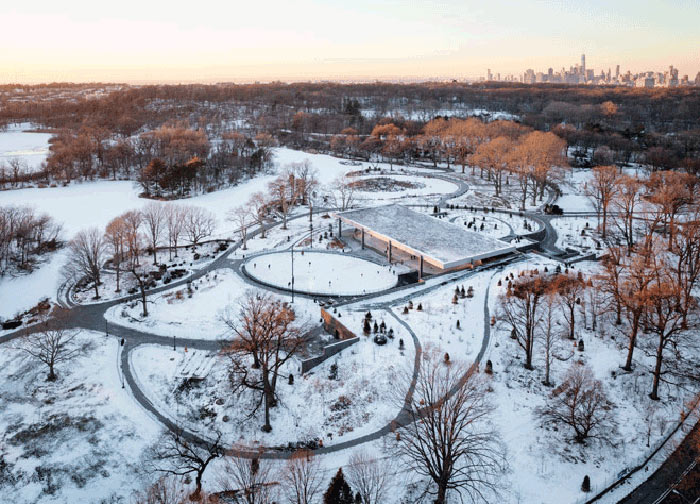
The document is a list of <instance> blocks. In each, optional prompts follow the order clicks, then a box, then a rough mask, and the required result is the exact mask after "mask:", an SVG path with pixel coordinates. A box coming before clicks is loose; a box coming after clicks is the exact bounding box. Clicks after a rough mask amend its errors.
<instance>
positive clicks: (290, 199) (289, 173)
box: [227, 159, 352, 250]
mask: <svg viewBox="0 0 700 504" xmlns="http://www.w3.org/2000/svg"><path fill="white" fill-rule="evenodd" d="M338 185H339V186H342V188H345V185H346V184H344V183H339V184H338ZM318 189H319V181H318V171H317V170H316V169H315V168H313V167H312V166H311V163H310V162H309V160H308V159H306V160H304V161H302V162H299V163H290V164H289V165H287V166H285V167H284V168H283V169H282V170H281V172H280V173H279V175H278V176H277V177H276V178H275V179H274V180H273V181H271V182H270V183H269V184H268V186H267V192H262V191H256V192H254V193H253V194H251V195H250V198H248V201H247V203H246V204H245V205H241V206H238V207H236V208H234V209H233V210H231V211H229V213H228V215H227V219H228V220H229V221H230V222H232V223H233V224H234V226H235V227H236V229H237V230H238V233H239V234H240V237H241V242H242V249H243V250H246V249H247V247H246V241H247V238H248V228H249V227H250V224H251V222H254V223H256V224H257V225H258V226H259V229H260V237H261V238H265V221H266V219H267V218H268V217H270V216H277V217H280V218H281V219H282V229H287V220H288V218H289V214H290V213H291V212H292V210H293V209H294V208H295V207H296V206H297V205H308V207H309V220H311V216H312V213H313V207H314V203H315V201H316V200H317V199H318ZM346 190H347V191H352V190H351V189H349V188H348V189H346Z"/></svg>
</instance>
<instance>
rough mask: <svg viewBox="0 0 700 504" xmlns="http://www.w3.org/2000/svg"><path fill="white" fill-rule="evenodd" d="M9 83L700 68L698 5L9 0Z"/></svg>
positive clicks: (1, 15) (3, 50)
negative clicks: (583, 63) (576, 67)
mask: <svg viewBox="0 0 700 504" xmlns="http://www.w3.org/2000/svg"><path fill="white" fill-rule="evenodd" d="M0 20H1V22H2V23H1V25H0V82H18V81H20V82H38V81H39V82H45V81H95V80H101V81H128V82H146V81H168V82H171V81H180V82H188V81H224V80H226V81H241V82H242V81H252V80H261V81H268V80H273V79H281V80H317V79H341V80H367V79H432V78H459V79H462V78H476V77H479V76H483V75H485V74H486V69H487V68H491V69H492V70H493V72H494V73H496V72H500V73H501V74H502V75H505V74H507V73H511V72H512V73H521V72H522V71H524V70H525V69H527V68H534V69H535V70H536V71H537V70H546V69H547V68H548V67H550V66H551V67H553V68H554V69H555V70H559V69H560V68H561V67H562V66H565V67H566V68H568V67H569V65H572V64H575V63H576V62H577V61H579V59H580V55H581V53H586V56H587V66H588V68H595V69H596V70H600V69H601V68H605V69H607V68H608V67H612V68H613V70H614V65H615V64H617V63H619V64H620V65H621V68H622V70H623V71H625V70H627V69H630V70H632V71H633V72H636V71H643V70H652V69H653V70H663V69H664V68H667V67H668V65H670V64H673V65H675V66H676V67H678V68H680V72H681V75H682V74H685V73H688V74H690V75H691V78H694V76H695V74H696V73H697V72H698V71H700V0H675V1H670V0H668V1H664V0H656V1H644V0H636V1H632V0H607V1H605V0H561V1H558V0H550V1H545V0H539V1H538V0H487V1H483V0H478V1H477V0H460V1H457V0H442V1H437V0H436V1H422V0H405V1H398V0H396V1H394V0H390V1H381V0H380V1H377V0H343V1H340V0H325V1H315V0H289V1H266V0H252V1H251V0H248V1H245V2H243V1H240V0H228V1H214V0H188V1H186V2H185V1H180V0H170V1H167V2H162V1H152V0H120V1H117V2H102V1H100V0H62V1H56V0H31V1H29V0H23V1H15V0H3V1H2V2H0Z"/></svg>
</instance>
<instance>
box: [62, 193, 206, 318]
mask: <svg viewBox="0 0 700 504" xmlns="http://www.w3.org/2000/svg"><path fill="white" fill-rule="evenodd" d="M215 229H216V217H214V214H212V213H211V212H210V211H208V210H206V209H204V208H202V207H197V206H189V205H177V204H165V203H158V202H151V203H148V204H147V205H145V206H144V207H143V208H142V209H140V210H130V211H128V212H125V213H123V214H122V215H120V216H118V217H115V218H114V219H112V220H111V221H110V222H109V223H108V224H107V226H106V228H105V231H104V232H102V231H101V230H99V229H97V228H91V229H88V230H84V231H81V232H79V233H77V234H76V236H75V237H74V238H73V239H72V240H71V241H70V242H69V243H68V248H69V258H68V261H67V264H66V266H65V274H66V276H67V278H69V279H71V280H72V281H74V282H77V281H85V282H87V283H91V284H93V287H94V289H95V297H96V298H99V295H100V294H99V286H100V285H101V273H102V269H103V267H104V265H105V263H106V262H107V260H108V259H110V260H111V264H112V266H113V268H114V271H115V274H116V291H117V292H119V291H120V290H121V286H120V279H121V273H122V272H125V271H126V272H130V273H131V274H132V279H133V280H134V281H136V282H137V284H138V285H139V288H140V289H141V293H142V300H143V311H144V316H146V315H148V310H147V308H146V302H145V279H144V271H143V269H144V268H141V267H140V266H141V264H140V258H141V256H142V255H143V254H144V252H146V253H148V254H150V255H152V256H153V265H154V266H156V265H157V264H158V250H159V249H162V248H167V251H168V257H169V259H170V260H172V258H173V256H175V257H177V254H178V248H179V247H181V246H182V243H185V244H186V245H188V246H192V247H197V246H198V245H200V244H201V243H202V241H203V240H206V239H207V238H209V237H211V235H212V234H213V233H214V230H215Z"/></svg>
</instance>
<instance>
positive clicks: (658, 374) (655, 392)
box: [649, 335, 664, 401]
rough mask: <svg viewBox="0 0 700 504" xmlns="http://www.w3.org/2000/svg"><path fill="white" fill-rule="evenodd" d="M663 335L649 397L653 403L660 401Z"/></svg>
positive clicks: (660, 337) (660, 340)
mask: <svg viewBox="0 0 700 504" xmlns="http://www.w3.org/2000/svg"><path fill="white" fill-rule="evenodd" d="M663 341H664V337H663V335H661V336H659V347H658V348H657V349H656V364H655V365H654V385H653V386H652V389H651V394H649V397H650V398H651V399H652V400H653V401H658V400H659V382H660V381H661V362H662V361H663V352H664V348H663Z"/></svg>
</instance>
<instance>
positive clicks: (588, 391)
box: [538, 363, 615, 443]
mask: <svg viewBox="0 0 700 504" xmlns="http://www.w3.org/2000/svg"><path fill="white" fill-rule="evenodd" d="M612 408H613V404H612V403H611V402H610V401H609V400H608V398H607V396H606V394H605V391H604V389H603V384H602V383H601V382H600V380H596V379H595V377H594V376H593V372H592V371H591V370H590V368H588V367H586V366H582V365H580V364H578V363H574V364H572V365H571V367H570V368H569V371H568V372H567V374H566V378H565V379H564V382H563V383H562V384H561V386H559V387H557V388H556V389H555V390H554V391H553V392H552V395H551V397H550V398H549V400H548V402H547V404H546V406H545V407H543V408H541V409H539V410H538V413H539V414H540V415H541V416H542V418H543V420H545V421H551V422H554V423H556V424H563V425H566V426H568V427H571V429H572V430H573V431H574V440H575V441H576V442H577V443H583V442H585V440H586V439H589V438H598V439H601V440H609V436H610V433H611V429H612V428H613V427H614V425H615V423H614V419H613V416H612Z"/></svg>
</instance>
